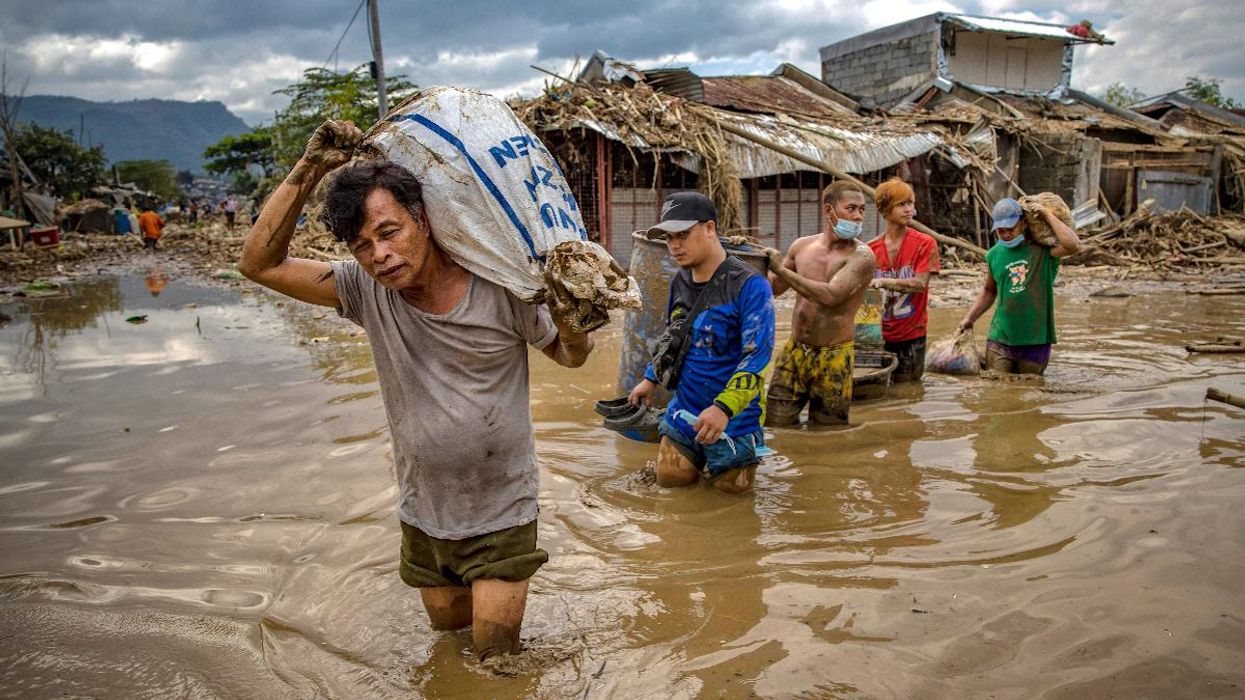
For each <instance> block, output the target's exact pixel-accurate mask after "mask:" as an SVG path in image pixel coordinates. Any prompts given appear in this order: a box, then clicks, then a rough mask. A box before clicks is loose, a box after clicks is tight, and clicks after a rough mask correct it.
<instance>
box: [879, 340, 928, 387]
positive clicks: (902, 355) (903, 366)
mask: <svg viewBox="0 0 1245 700" xmlns="http://www.w3.org/2000/svg"><path fill="white" fill-rule="evenodd" d="M883 349H884V350H886V352H893V353H895V357H896V358H898V359H899V365H898V366H897V367H895V371H894V372H892V373H891V381H892V382H918V381H920V380H921V377H923V376H925V336H921V337H920V338H913V339H911V340H900V341H898V342H894V343H886V345H885V346H884V348H883Z"/></svg>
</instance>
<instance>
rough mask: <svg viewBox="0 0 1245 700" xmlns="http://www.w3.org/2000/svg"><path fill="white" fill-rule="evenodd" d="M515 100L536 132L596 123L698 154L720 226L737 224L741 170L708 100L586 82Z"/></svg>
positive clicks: (644, 142) (633, 139) (621, 135)
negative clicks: (698, 101) (707, 105)
mask: <svg viewBox="0 0 1245 700" xmlns="http://www.w3.org/2000/svg"><path fill="white" fill-rule="evenodd" d="M511 106H512V107H513V108H514V110H515V114H516V115H518V117H519V119H520V120H522V121H523V122H524V123H526V124H527V125H528V126H529V127H531V128H532V129H533V130H535V131H538V132H539V131H546V130H552V129H560V130H571V129H581V128H583V125H584V124H593V125H596V126H597V127H598V128H603V129H606V130H608V131H609V132H611V133H612V134H614V135H616V136H617V138H618V140H620V141H622V142H623V143H624V144H627V145H628V147H644V148H652V149H657V150H663V149H664V150H679V151H685V152H688V153H694V154H696V155H699V156H700V157H701V158H702V159H703V167H702V171H701V175H702V176H703V177H704V178H705V186H704V189H705V193H706V194H708V195H709V197H710V199H712V200H713V202H714V204H715V205H717V209H718V226H719V228H721V229H723V230H728V231H729V230H732V229H736V228H739V226H740V222H741V220H742V219H741V213H740V209H741V206H742V201H743V193H742V192H741V191H740V186H739V174H738V172H737V171H736V168H735V164H734V162H733V161H732V160H731V158H730V157H729V155H728V149H727V145H726V140H725V138H724V136H723V135H722V130H721V128H719V126H718V124H717V121H716V119H714V118H713V116H712V111H711V110H709V109H707V108H705V107H704V106H702V105H698V104H696V103H693V102H690V101H688V100H684V99H681V98H678V97H674V96H671V95H666V94H662V93H659V92H655V91H654V90H653V89H652V88H650V87H649V86H648V85H647V84H645V83H638V84H636V85H635V86H634V87H629V88H628V87H621V86H617V85H603V86H600V87H598V86H593V85H588V84H586V83H582V82H576V83H570V84H564V85H558V86H556V87H549V88H547V89H546V91H545V92H544V94H542V95H541V96H539V97H537V98H535V99H532V100H526V101H523V102H518V103H514V104H512V105H511Z"/></svg>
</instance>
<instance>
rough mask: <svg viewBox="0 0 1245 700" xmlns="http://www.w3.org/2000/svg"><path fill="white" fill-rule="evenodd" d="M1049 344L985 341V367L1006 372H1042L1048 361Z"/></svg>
mask: <svg viewBox="0 0 1245 700" xmlns="http://www.w3.org/2000/svg"><path fill="white" fill-rule="evenodd" d="M1050 349H1051V346H1050V345H1004V344H1002V343H1000V342H998V341H995V340H987V341H986V369H992V370H994V371H995V372H1006V373H1008V374H1042V373H1044V372H1046V365H1047V364H1048V363H1049V362H1050Z"/></svg>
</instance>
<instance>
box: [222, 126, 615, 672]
mask: <svg viewBox="0 0 1245 700" xmlns="http://www.w3.org/2000/svg"><path fill="white" fill-rule="evenodd" d="M361 138H362V133H361V132H360V131H359V130H358V129H357V128H355V126H354V124H352V123H350V122H339V121H329V122H325V123H324V124H322V125H321V126H320V127H319V128H318V129H316V132H315V134H314V135H312V137H311V140H310V141H309V142H308V144H307V148H306V150H305V152H304V153H303V157H302V158H301V159H300V160H299V161H298V164H297V165H295V166H294V169H293V170H292V171H291V172H290V174H289V176H287V177H286V178H285V181H284V182H283V183H281V185H280V186H279V187H278V188H277V190H276V192H274V193H273V195H272V196H271V197H270V198H269V200H268V203H267V204H266V205H265V206H264V209H263V211H262V212H260V215H259V219H258V221H256V223H255V225H254V227H253V228H252V229H251V231H250V233H249V234H248V235H247V238H246V242H245V244H244V246H243V249H242V257H241V259H240V261H239V263H238V269H239V270H241V272H242V273H243V274H245V275H246V276H247V277H248V278H250V279H251V280H254V281H255V282H258V283H260V284H262V285H264V286H265V287H268V288H270V289H274V290H276V291H278V292H281V293H282V294H286V295H288V296H291V297H294V298H295V299H300V300H302V301H305V302H308V303H311V304H319V305H322V306H331V307H335V308H336V309H337V310H338V313H340V314H341V315H342V316H344V317H345V318H348V319H350V320H351V321H353V322H355V323H357V324H358V325H360V326H361V327H363V328H364V330H366V331H367V336H368V341H369V343H370V344H371V348H372V355H373V358H374V359H375V362H376V373H377V378H378V380H379V382H380V386H381V395H382V397H383V399H384V403H385V413H386V415H387V417H388V420H389V430H390V435H391V437H392V440H393V453H394V462H395V467H396V469H395V471H396V473H397V480H398V491H399V501H398V517H399V519H400V521H401V527H402V548H401V561H400V565H399V573H400V574H401V576H402V580H403V581H404V582H406V583H407V584H408V585H410V586H413V587H416V588H419V591H420V595H421V597H422V598H423V603H424V607H425V608H426V609H427V611H428V616H429V618H430V619H431V621H432V627H433V629H437V630H452V629H461V628H465V627H467V626H471V629H472V639H473V641H474V644H475V649H476V653H477V654H478V655H479V656H480V658H481V659H484V658H488V657H490V656H493V655H496V654H507V653H512V652H515V651H517V650H518V648H519V628H520V626H521V624H522V621H523V611H524V607H525V605H526V602H527V589H528V579H529V578H530V577H531V576H532V574H534V573H536V570H537V569H538V568H540V566H541V565H542V564H544V563H545V562H546V561H548V559H549V555H548V554H547V553H546V552H545V551H544V550H541V549H538V548H537V547H536V515H537V501H536V499H537V486H538V480H539V475H538V471H537V463H536V455H535V440H534V437H533V429H532V419H531V411H530V401H529V396H528V371H527V369H528V367H527V346H528V345H532V346H534V347H536V348H538V349H540V350H541V351H542V352H544V354H545V355H547V356H548V357H550V358H551V359H553V360H554V361H555V362H557V363H558V364H560V365H563V366H566V367H578V366H580V365H582V364H583V363H584V361H585V360H586V359H587V357H588V354H589V353H590V352H591V351H592V338H591V336H590V335H588V334H587V333H573V332H571V331H570V330H569V329H568V328H567V327H565V326H566V324H565V323H564V322H562V321H560V320H555V319H559V318H561V313H560V311H561V309H560V308H559V307H558V306H557V305H556V304H557V302H556V301H551V302H550V304H551V305H553V308H547V307H546V306H544V305H531V304H527V303H524V302H521V301H519V300H518V299H516V298H515V297H514V296H513V295H512V294H511V293H510V292H508V291H507V290H505V289H503V288H502V287H499V286H497V285H496V284H493V283H492V282H489V281H487V280H485V279H483V278H481V277H478V276H476V275H473V274H472V273H470V272H468V271H467V270H465V269H464V268H463V267H461V266H460V265H458V264H457V263H455V262H454V261H453V260H451V259H450V258H449V256H448V255H446V254H445V252H444V251H443V250H442V249H441V247H440V246H438V245H437V243H436V241H435V240H434V239H433V237H432V235H431V234H432V231H431V227H430V226H429V223H428V219H427V216H426V214H425V211H424V204H423V198H422V193H421V187H420V183H419V181H418V180H416V178H415V176H414V175H412V174H411V173H410V171H408V170H406V169H405V168H403V167H402V166H400V165H397V164H396V163H393V162H390V161H386V160H368V161H360V162H356V163H351V164H350V165H346V166H345V167H343V168H341V169H340V170H339V171H338V172H337V173H336V174H335V175H334V177H333V179H332V180H331V181H330V182H329V184H328V189H327V193H326V195H325V201H324V206H323V210H322V213H321V215H320V219H321V221H322V222H323V223H324V224H325V226H326V227H327V228H328V229H329V231H330V232H332V234H333V235H334V236H335V237H336V238H337V239H338V240H341V241H343V242H344V243H345V244H346V245H347V246H348V247H349V249H350V252H351V253H352V254H353V256H354V260H347V261H340V262H333V263H327V262H321V261H316V260H306V259H302V258H295V257H290V256H289V255H288V252H289V244H290V238H291V237H292V235H293V233H294V224H295V221H296V220H297V218H298V214H299V212H300V211H301V210H302V207H303V204H304V203H305V202H306V201H307V197H308V196H309V195H310V194H311V192H312V190H314V189H315V187H316V185H317V183H319V182H320V180H321V179H323V178H324V177H325V175H327V174H328V173H329V172H331V171H333V170H335V169H337V168H339V167H340V166H342V165H344V164H346V163H347V162H349V161H350V158H351V155H352V154H353V152H354V149H355V147H356V146H357V145H358V144H359V141H360V139H361ZM549 296H550V297H551V298H552V297H554V296H555V295H549Z"/></svg>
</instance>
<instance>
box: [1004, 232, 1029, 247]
mask: <svg viewBox="0 0 1245 700" xmlns="http://www.w3.org/2000/svg"><path fill="white" fill-rule="evenodd" d="M1024 242H1025V235H1024V234H1023V233H1022V234H1019V235H1017V236H1016V237H1015V238H1013V239H1011V240H1010V241H1005V240H1003V239H1002V238H1000V239H999V243H1002V244H1003V247H1004V248H1015V247H1016V246H1018V245H1020V244H1021V243H1024Z"/></svg>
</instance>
